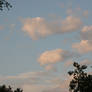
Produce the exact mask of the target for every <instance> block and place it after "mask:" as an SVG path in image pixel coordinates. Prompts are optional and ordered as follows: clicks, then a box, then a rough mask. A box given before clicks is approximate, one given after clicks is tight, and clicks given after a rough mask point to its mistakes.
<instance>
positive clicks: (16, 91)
mask: <svg viewBox="0 0 92 92" xmlns="http://www.w3.org/2000/svg"><path fill="white" fill-rule="evenodd" d="M14 92H23V90H22V89H20V88H17V89H16V90H15V91H14Z"/></svg>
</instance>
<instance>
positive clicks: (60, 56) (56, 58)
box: [38, 49, 72, 65]
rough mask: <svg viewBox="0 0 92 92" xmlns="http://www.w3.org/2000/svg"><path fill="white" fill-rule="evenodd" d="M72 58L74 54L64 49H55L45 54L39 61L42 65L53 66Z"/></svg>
mask: <svg viewBox="0 0 92 92" xmlns="http://www.w3.org/2000/svg"><path fill="white" fill-rule="evenodd" d="M70 57H72V53H70V52H68V51H64V50H62V49H55V50H50V51H45V52H43V53H42V54H41V55H40V57H39V58H38V61H39V63H40V64H41V65H44V64H53V63H57V62H60V61H64V60H66V59H67V58H70Z"/></svg>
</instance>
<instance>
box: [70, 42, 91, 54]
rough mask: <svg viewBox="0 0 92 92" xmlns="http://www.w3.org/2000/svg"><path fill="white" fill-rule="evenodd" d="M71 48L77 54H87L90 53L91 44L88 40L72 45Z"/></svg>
mask: <svg viewBox="0 0 92 92" xmlns="http://www.w3.org/2000/svg"><path fill="white" fill-rule="evenodd" d="M72 48H75V49H76V50H77V51H78V52H79V53H81V54H83V53H88V52H91V51H92V44H90V43H89V41H88V40H81V42H79V43H74V44H73V45H72Z"/></svg>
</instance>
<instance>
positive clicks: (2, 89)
mask: <svg viewBox="0 0 92 92" xmlns="http://www.w3.org/2000/svg"><path fill="white" fill-rule="evenodd" d="M0 92H13V91H12V88H11V87H10V86H9V87H6V86H5V85H2V86H0Z"/></svg>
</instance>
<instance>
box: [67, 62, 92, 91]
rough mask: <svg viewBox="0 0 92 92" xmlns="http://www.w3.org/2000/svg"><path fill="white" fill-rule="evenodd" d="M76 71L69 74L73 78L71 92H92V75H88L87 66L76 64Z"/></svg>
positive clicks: (70, 86)
mask: <svg viewBox="0 0 92 92" xmlns="http://www.w3.org/2000/svg"><path fill="white" fill-rule="evenodd" d="M73 66H74V67H75V70H74V71H69V72H68V74H69V75H70V76H73V79H72V80H71V81H70V84H69V91H70V92H92V75H90V74H87V73H86V72H85V71H84V70H85V69H87V66H86V65H79V64H78V63H76V62H74V63H73Z"/></svg>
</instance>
